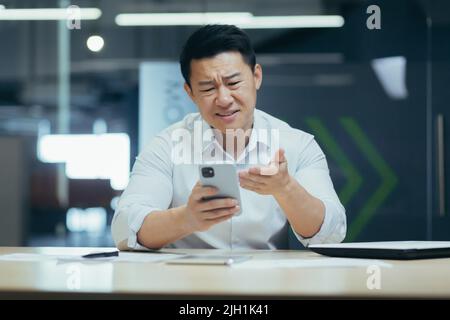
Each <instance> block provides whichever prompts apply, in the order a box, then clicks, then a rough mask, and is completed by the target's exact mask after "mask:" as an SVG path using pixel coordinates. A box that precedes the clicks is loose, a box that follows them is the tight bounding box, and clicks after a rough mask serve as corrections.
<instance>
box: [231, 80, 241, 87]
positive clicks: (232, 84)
mask: <svg viewBox="0 0 450 320" xmlns="http://www.w3.org/2000/svg"><path fill="white" fill-rule="evenodd" d="M238 83H240V81H236V82H229V83H228V85H229V86H235V85H237V84H238Z"/></svg>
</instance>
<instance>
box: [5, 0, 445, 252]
mask: <svg viewBox="0 0 450 320" xmlns="http://www.w3.org/2000/svg"><path fill="white" fill-rule="evenodd" d="M70 5H76V6H78V7H79V8H81V11H78V9H77V8H76V7H72V8H69V9H67V8H68V7H69V6H70ZM372 5H376V6H377V7H373V6H372ZM371 6H372V7H371ZM40 8H54V9H57V8H61V9H62V10H63V11H62V13H61V12H60V13H58V12H56V13H54V12H52V11H50V10H44V11H39V10H37V11H36V10H34V11H30V10H29V9H40ZM377 8H379V9H380V12H378V11H377ZM16 9H21V10H16ZM225 12H234V13H235V15H234V16H233V15H231V16H230V15H229V16H226V17H225V18H226V19H228V20H226V21H227V22H229V23H236V24H239V23H241V24H242V26H243V27H245V28H246V31H247V32H248V34H249V36H250V37H251V39H252V41H253V43H254V47H255V50H256V53H257V61H258V62H259V63H261V64H262V66H263V70H264V80H263V86H262V89H261V90H260V92H259V96H258V107H259V108H260V109H262V110H264V111H266V112H269V113H271V114H273V115H274V116H276V117H279V118H281V119H283V120H285V121H287V122H288V123H289V124H290V125H291V126H293V127H297V128H300V129H303V130H305V131H307V132H310V133H313V134H314V135H315V136H316V139H317V141H318V142H319V144H320V145H321V147H322V149H323V150H324V152H325V154H326V155H327V159H328V163H329V167H330V171H331V176H332V178H333V182H334V184H335V188H336V190H337V192H338V194H339V197H340V199H341V201H342V203H343V204H344V205H345V207H346V210H347V217H348V235H347V238H346V240H345V241H381V240H450V212H449V201H450V196H449V195H450V187H449V185H450V180H449V177H450V176H449V173H450V145H449V143H450V130H449V128H448V124H449V119H450V107H449V104H450V102H449V101H450V90H449V89H448V86H449V84H450V41H449V39H450V2H448V1H445V0H417V1H416V0H386V1H377V0H373V1H372V0H371V1H366V0H276V1H275V0H228V1H223V0H148V1H139V0H129V1H120V0H78V1H72V2H69V1H66V0H61V1H60V0H39V1H36V0H0V39H1V42H0V245H2V246H6V245H10V246H16V245H33V246H108V245H113V243H112V240H111V236H110V232H109V225H110V222H111V219H112V215H113V212H114V208H115V205H116V203H117V200H118V197H119V196H120V194H121V192H122V190H123V189H124V187H125V186H126V183H127V181H128V180H127V179H128V173H129V170H130V168H131V167H132V165H133V163H134V158H135V157H136V155H137V153H138V152H139V150H140V148H141V147H142V145H143V144H144V143H145V141H146V140H148V139H149V138H150V137H151V136H152V135H153V134H155V133H156V132H158V131H159V130H160V129H161V128H163V127H165V126H167V125H168V124H169V123H171V122H175V121H177V120H179V119H181V118H182V117H183V115H184V114H185V113H186V112H189V111H192V110H194V106H193V105H192V104H190V102H189V101H188V100H187V98H186V96H185V95H184V93H183V91H182V88H181V86H182V81H181V76H180V73H179V69H178V64H177V60H178V55H179V53H180V50H181V47H182V44H183V43H184V41H185V40H186V39H187V37H188V36H189V34H190V33H191V32H193V31H194V30H195V29H196V28H198V26H195V25H189V26H186V25H177V24H182V23H184V24H187V22H183V21H184V20H183V19H185V18H186V15H184V16H179V17H177V18H173V17H169V18H167V17H164V16H163V17H162V18H161V19H159V18H158V17H156V16H147V17H144V18H142V17H139V16H136V15H127V14H137V13H140V14H143V13H147V14H157V13H165V14H167V13H184V14H189V13H225ZM237 13H241V14H237ZM378 13H379V14H380V15H379V16H377V15H378ZM49 14H50V15H51V14H56V15H58V14H62V15H63V16H62V18H61V15H60V16H59V17H60V19H61V20H57V19H58V17H56V18H55V16H49ZM304 16H307V18H306V19H305V17H304ZM311 16H312V17H311ZM67 17H69V20H68V19H67ZM79 17H81V20H80V21H78V20H77V18H79ZM271 17H272V18H271ZM378 17H380V18H381V20H378V19H377V18H378ZM189 18H190V16H189V15H188V16H187V19H189ZM200 18H201V17H200ZM200 18H199V17H194V20H196V21H200ZM203 18H205V16H203ZM216 18H217V15H216ZM219 18H223V17H220V15H219ZM52 19H53V20H52ZM55 19H56V20H55ZM230 19H231V20H230ZM374 19H375V20H374ZM234 21H236V22H234ZM158 23H159V24H163V25H156V24H158ZM171 24H173V25H171ZM378 27H380V29H379V28H378ZM446 186H447V188H446ZM291 240H292V239H291ZM291 247H292V248H297V247H298V245H297V244H296V243H295V241H291Z"/></svg>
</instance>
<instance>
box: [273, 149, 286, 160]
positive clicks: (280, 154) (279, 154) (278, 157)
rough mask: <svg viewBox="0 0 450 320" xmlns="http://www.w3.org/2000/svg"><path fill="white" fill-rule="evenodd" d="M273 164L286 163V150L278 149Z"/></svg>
mask: <svg viewBox="0 0 450 320" xmlns="http://www.w3.org/2000/svg"><path fill="white" fill-rule="evenodd" d="M273 162H274V163H282V162H286V157H285V156H284V149H278V150H277V152H275V156H274V158H273Z"/></svg>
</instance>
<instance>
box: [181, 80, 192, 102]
mask: <svg viewBox="0 0 450 320" xmlns="http://www.w3.org/2000/svg"><path fill="white" fill-rule="evenodd" d="M183 87H184V91H186V93H187V94H188V96H189V98H191V100H192V101H194V94H193V93H192V89H191V86H190V85H188V84H187V83H186V82H185V83H184V86H183Z"/></svg>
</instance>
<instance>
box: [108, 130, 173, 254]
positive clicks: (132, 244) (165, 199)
mask: <svg viewBox="0 0 450 320" xmlns="http://www.w3.org/2000/svg"><path fill="white" fill-rule="evenodd" d="M170 143H171V142H170V139H169V137H168V135H165V134H161V135H158V136H156V137H155V138H154V139H153V140H152V141H151V142H150V143H149V144H148V145H147V146H146V147H145V148H144V150H143V151H142V152H141V154H139V156H138V157H136V162H135V164H134V166H133V170H132V172H131V176H130V181H129V183H128V186H127V188H126V189H125V190H124V192H123V193H122V195H121V197H120V200H119V202H118V206H117V208H116V211H115V213H114V218H113V221H112V224H111V231H112V236H113V239H114V242H115V244H116V246H117V248H118V249H120V250H130V249H143V248H144V247H142V246H141V245H140V244H139V243H138V241H137V232H138V231H139V229H140V228H141V226H142V223H143V222H144V219H145V217H146V216H147V215H148V214H150V213H151V212H153V211H160V210H166V209H168V208H169V206H170V203H171V201H172V194H173V186H172V162H171V157H170V155H171V145H170Z"/></svg>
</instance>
